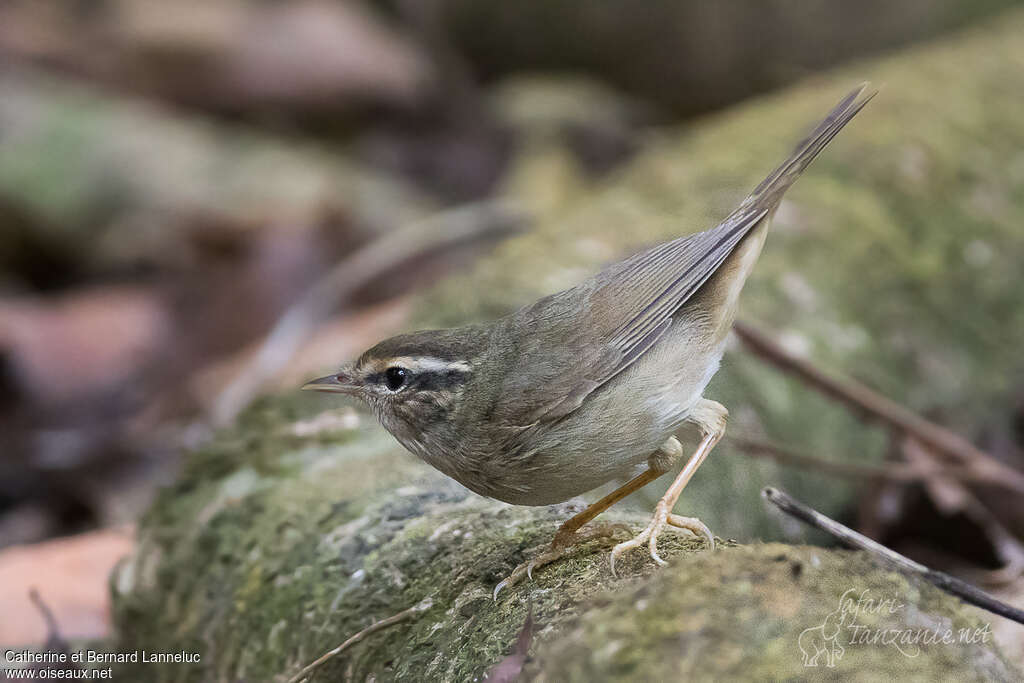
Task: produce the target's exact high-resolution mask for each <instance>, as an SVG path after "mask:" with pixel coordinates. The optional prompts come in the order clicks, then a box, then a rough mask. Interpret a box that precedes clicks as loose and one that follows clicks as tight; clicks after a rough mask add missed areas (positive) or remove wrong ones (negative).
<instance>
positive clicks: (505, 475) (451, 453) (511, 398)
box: [303, 84, 875, 596]
mask: <svg viewBox="0 0 1024 683" xmlns="http://www.w3.org/2000/svg"><path fill="white" fill-rule="evenodd" d="M874 94H875V92H874V91H868V90H867V85H866V84H865V85H862V86H861V87H859V88H857V89H856V90H854V91H853V92H851V93H850V94H849V95H847V96H846V97H845V98H843V100H842V101H841V102H839V104H837V105H836V107H835V108H834V109H833V110H832V111H831V112H830V113H829V114H828V116H827V117H825V120H824V121H822V122H821V123H820V124H819V125H818V126H817V128H815V129H814V130H813V132H812V133H811V134H810V136H808V137H807V138H806V139H805V140H804V141H802V142H801V143H800V144H799V145H797V147H796V149H795V150H794V151H793V153H792V154H791V155H790V156H789V158H787V159H786V160H785V161H784V162H783V163H782V164H781V165H780V166H779V167H778V168H776V169H775V170H774V171H772V173H771V174H770V175H769V176H768V177H767V178H765V179H764V180H763V181H762V182H761V184H760V185H758V186H757V188H755V189H754V191H753V193H751V195H750V196H749V197H747V198H746V199H745V200H744V201H743V202H742V203H741V204H740V205H739V207H738V208H737V209H736V210H735V211H733V212H732V213H731V214H729V216H728V217H726V219H725V220H724V221H722V222H721V223H720V224H718V225H717V226H716V227H714V228H712V229H710V230H707V231H705V232H700V233H696V234H692V235H687V236H685V237H680V238H678V239H675V240H672V241H670V242H665V243H664V244H660V245H658V246H656V247H653V248H651V249H648V250H647V251H644V252H641V253H639V254H636V255H635V256H632V257H630V258H628V259H626V260H624V261H620V262H619V263H616V264H614V265H611V266H609V267H608V268H605V269H604V270H603V271H601V272H600V273H598V274H597V275H595V276H593V277H592V278H590V279H589V280H587V281H585V282H583V283H582V284H580V285H577V286H576V287H573V288H572V289H568V290H566V291H563V292H559V293H557V294H552V295H550V296H546V297H544V298H543V299H541V300H539V301H537V302H535V303H533V304H530V305H529V306H526V307H525V308H522V309H520V310H518V311H516V312H515V313H512V314H511V315H508V316H506V317H504V318H501V319H499V320H495V321H491V322H484V323H479V324H475V325H468V326H466V327H459V328H455V329H449V330H428V331H423V332H414V333H411V334H403V335H399V336H397V337H392V338H391V339H387V340H385V341H382V342H381V343H379V344H377V345H376V346H374V347H373V348H371V349H369V350H368V351H366V352H365V353H364V354H363V355H362V356H360V357H359V359H358V360H356V361H355V362H353V363H349V364H346V365H344V366H343V367H342V368H341V369H340V370H339V371H338V372H337V373H335V374H333V375H329V376H327V377H322V378H320V379H316V380H313V381H312V382H309V383H308V384H306V385H305V387H303V388H306V389H313V390H318V391H331V392H338V393H343V394H351V395H353V396H358V397H359V398H361V399H363V400H365V401H366V402H367V403H368V404H369V405H370V406H371V407H372V408H373V410H374V411H375V413H376V414H377V417H378V418H379V419H380V421H381V423H382V424H383V425H384V427H385V428H386V429H387V430H388V431H389V432H391V434H393V435H394V436H395V438H397V439H398V440H399V441H400V442H401V443H402V445H404V446H405V447H406V448H407V449H409V450H410V451H412V452H413V453H415V454H416V455H417V456H419V457H420V458H422V459H423V460H425V461H427V462H428V463H430V464H431V465H433V466H434V467H436V468H437V469H439V470H440V471H442V472H444V473H445V474H447V475H448V476H450V477H452V478H454V479H456V480H457V481H459V482H460V483H462V484H463V485H464V486H466V487H468V488H470V489H472V490H473V491H475V492H477V493H479V494H481V495H484V496H490V497H492V498H497V499H498V500H502V501H505V502H508V503H515V504H518V505H549V504H553V503H559V502H562V501H565V500H568V499H569V498H572V497H573V496H577V495H579V494H581V493H584V492H586V491H590V490H592V489H594V488H596V487H598V486H601V485H602V484H605V483H607V482H608V481H611V480H613V479H624V478H626V477H629V476H630V475H631V474H633V473H634V472H635V471H636V470H637V468H638V466H643V465H646V469H645V470H644V471H643V472H642V473H641V474H639V475H637V476H635V477H633V478H632V479H630V480H629V481H628V482H627V483H625V484H624V485H623V486H621V487H620V488H618V489H617V490H615V491H614V492H612V493H610V494H608V495H607V496H605V497H604V498H602V499H601V500H599V501H597V502H595V503H593V504H592V505H590V506H589V507H587V508H586V509H585V510H583V511H582V512H580V513H579V514H577V515H575V516H574V517H572V518H571V519H569V520H567V521H566V522H565V523H564V524H562V526H561V527H560V528H559V529H558V532H557V533H556V534H555V538H554V540H553V541H552V544H551V547H550V549H548V550H547V551H546V552H544V553H543V554H541V555H540V556H538V557H536V558H535V559H534V560H533V561H532V562H530V563H528V564H523V565H520V566H519V567H517V568H516V570H515V571H514V572H513V573H512V574H511V575H510V576H509V577H508V578H507V579H505V581H502V582H501V583H500V584H499V585H498V586H497V588H496V589H495V596H497V593H498V591H500V590H501V588H502V587H504V586H506V585H511V584H513V583H515V582H516V581H518V580H519V579H521V578H522V576H523V575H524V574H528V573H530V571H531V570H532V569H533V568H534V567H539V566H542V565H544V564H547V563H549V562H551V561H553V560H555V559H557V558H558V557H560V556H562V555H564V554H565V552H566V549H567V548H568V547H569V546H570V545H572V544H573V543H574V542H576V541H578V540H580V539H582V538H590V537H593V535H595V534H593V533H589V534H587V533H579V532H578V530H579V529H580V528H581V527H582V526H583V525H584V524H586V523H587V522H589V521H590V520H592V519H593V518H594V517H596V516H597V515H598V514H600V513H601V512H602V511H604V510H606V509H608V508H609V507H610V506H611V505H613V504H615V503H616V502H618V501H619V500H621V499H622V498H625V497H626V496H627V495H629V494H630V493H632V492H634V491H636V490H637V489H639V488H641V487H643V486H645V485H646V484H648V483H650V482H652V481H654V480H655V479H657V478H658V477H660V476H661V475H662V474H664V473H665V472H667V471H668V470H669V469H670V468H671V467H672V465H673V463H675V462H676V461H677V460H678V459H679V458H680V456H682V454H683V449H682V447H681V445H680V443H679V441H678V440H676V438H675V436H673V434H674V432H675V431H676V430H677V429H679V428H680V427H681V426H682V425H683V424H684V423H691V424H693V425H695V426H696V427H698V428H699V429H700V431H701V434H702V435H703V438H702V440H701V442H700V444H699V446H698V447H697V450H696V452H694V454H693V455H692V456H690V459H689V460H688V461H687V462H686V464H685V465H684V467H683V469H682V471H681V472H680V473H679V475H678V476H677V477H676V479H675V481H673V483H672V485H671V486H670V487H669V488H668V491H667V492H666V493H665V495H664V496H663V497H662V498H661V500H660V501H659V502H658V505H657V507H656V509H655V512H654V516H653V519H652V520H651V522H650V524H649V525H648V526H647V528H646V529H644V530H643V532H641V533H640V534H639V535H637V536H636V537H635V538H633V539H632V540H630V541H626V542H624V543H620V544H618V545H617V546H615V548H614V549H613V550H612V554H611V562H612V569H613V571H614V568H615V558H616V557H618V556H619V555H620V554H621V553H622V552H624V551H626V550H629V549H631V548H636V547H639V546H641V545H643V544H645V543H646V544H647V545H648V547H649V549H650V554H651V557H652V558H653V559H654V561H655V562H657V563H658V564H665V562H664V560H662V559H661V557H659V556H658V551H657V541H658V534H659V533H660V532H661V531H662V530H663V529H664V528H665V527H666V526H669V527H674V528H678V529H687V530H689V531H691V532H693V533H695V534H697V535H699V536H702V537H703V538H705V539H706V540H707V543H708V546H709V547H714V537H713V536H712V534H711V532H710V531H709V530H708V528H707V527H706V526H705V525H704V524H703V523H702V522H700V520H697V519H694V518H690V517H681V516H679V515H675V514H673V513H672V508H673V507H674V506H675V504H676V501H677V500H678V498H679V494H680V493H682V491H683V488H684V487H685V486H686V484H687V482H689V481H690V478H691V477H693V475H694V473H695V472H696V471H697V468H698V467H700V465H701V463H703V462H704V459H705V458H707V456H708V454H709V453H710V452H711V449H712V448H714V446H715V444H716V443H717V442H718V440H719V439H721V438H722V434H723V433H724V431H725V422H726V416H727V415H728V411H727V410H726V409H725V408H724V407H723V406H722V405H721V404H719V403H716V402H714V401H711V400H708V399H706V398H704V397H703V396H702V394H703V392H704V388H705V387H706V386H707V384H708V382H709V381H710V380H711V377H712V376H713V375H714V374H715V372H716V370H717V369H718V364H719V360H720V359H721V357H722V353H723V351H724V348H725V340H726V336H727V334H728V332H729V328H730V327H731V326H732V322H733V318H734V317H735V314H736V308H737V303H738V300H739V295H740V290H741V289H742V288H743V284H744V282H745V281H746V279H747V276H748V275H749V274H750V271H751V270H752V269H753V267H754V263H755V262H756V261H757V257H758V255H759V254H760V252H761V246H762V245H763V244H764V240H765V236H766V235H767V232H768V224H769V221H770V220H771V218H772V215H773V214H774V212H775V210H776V209H777V208H778V206H779V203H780V201H781V200H782V196H783V194H784V193H785V192H786V190H787V189H789V187H790V185H792V184H793V182H794V181H795V180H796V179H797V178H798V177H799V176H800V174H801V173H802V172H803V171H804V169H806V168H807V165H808V164H810V162H811V161H812V160H813V159H814V158H815V157H816V156H817V155H818V153H819V152H821V150H822V149H824V147H825V146H826V145H827V144H828V143H829V141H831V140H832V138H833V137H835V135H836V134H837V133H838V132H839V131H840V130H841V129H842V128H843V126H845V125H846V124H847V123H849V121H850V119H852V118H853V117H854V116H855V115H856V114H857V112H859V111H860V110H861V108H862V107H864V105H865V104H867V102H868V101H869V100H870V99H871V98H872V97H873V96H874Z"/></svg>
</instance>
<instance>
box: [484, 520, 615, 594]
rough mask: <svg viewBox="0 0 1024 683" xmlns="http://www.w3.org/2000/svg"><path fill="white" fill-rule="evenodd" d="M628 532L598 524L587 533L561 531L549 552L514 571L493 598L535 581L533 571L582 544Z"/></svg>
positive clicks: (498, 587) (496, 587) (612, 525)
mask: <svg viewBox="0 0 1024 683" xmlns="http://www.w3.org/2000/svg"><path fill="white" fill-rule="evenodd" d="M623 530H626V531H628V527H626V525H624V524H598V525H595V526H594V527H593V528H591V529H587V530H586V531H575V532H572V533H563V532H561V531H559V532H558V533H556V534H555V538H554V539H553V540H552V541H551V545H549V546H548V548H547V550H545V551H544V552H542V553H540V554H539V555H537V556H536V557H534V558H533V559H531V560H530V561H529V562H523V563H522V564H520V565H519V566H518V567H516V568H515V569H513V570H512V573H511V574H509V575H508V576H507V577H505V578H504V579H503V580H502V581H501V582H500V583H499V584H498V585H497V586H495V587H494V594H493V597H494V599H495V600H497V599H498V594H499V593H500V592H501V591H502V590H504V589H505V588H509V587H511V586H514V585H516V584H517V583H519V582H520V581H522V580H523V577H524V576H525V577H527V578H529V579H531V580H532V579H533V571H534V570H535V569H540V568H541V567H543V566H544V565H547V564H551V563H552V562H554V561H555V560H559V559H561V558H563V557H565V556H566V555H568V554H569V552H570V551H571V550H572V549H573V548H574V547H575V546H578V545H580V544H581V543H586V542H587V541H592V540H594V539H595V538H607V537H610V536H614V535H615V533H616V532H617V531H623Z"/></svg>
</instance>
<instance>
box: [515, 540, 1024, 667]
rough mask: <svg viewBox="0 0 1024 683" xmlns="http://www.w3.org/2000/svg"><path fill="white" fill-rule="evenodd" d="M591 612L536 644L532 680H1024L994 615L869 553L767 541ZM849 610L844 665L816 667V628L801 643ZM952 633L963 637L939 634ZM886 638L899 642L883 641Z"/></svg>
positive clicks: (698, 558)
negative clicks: (995, 639) (1001, 650)
mask: <svg viewBox="0 0 1024 683" xmlns="http://www.w3.org/2000/svg"><path fill="white" fill-rule="evenodd" d="M588 607H589V609H586V610H583V611H582V612H581V616H580V617H578V618H577V619H575V620H573V621H572V622H571V623H569V624H567V625H565V626H564V627H563V628H562V629H561V630H560V632H559V635H557V636H555V637H553V638H550V639H547V640H545V641H544V642H543V643H542V644H540V645H539V646H538V647H537V648H536V650H535V652H534V653H533V661H532V662H531V664H530V666H529V668H528V670H527V676H526V677H527V678H528V679H534V678H535V679H537V680H541V681H592V680H598V679H600V680H622V681H627V680H640V681H654V680H680V679H685V680H692V679H697V680H723V679H728V680H803V679H805V678H808V677H817V676H819V675H825V674H826V673H827V674H828V678H830V679H837V680H839V679H841V680H855V681H875V680H886V679H892V678H896V679H897V680H914V681H934V680H951V679H956V680H971V681H982V680H999V681H1012V680H1016V679H1017V677H1018V676H1019V672H1017V671H1016V670H1015V669H1014V668H1013V667H1012V666H1010V665H1008V664H1007V663H1006V662H1005V661H1003V660H1002V659H1000V658H999V657H998V655H995V654H993V652H992V650H991V643H992V635H991V631H990V629H988V628H987V622H985V621H981V620H979V619H978V618H976V617H972V616H970V615H968V614H967V613H966V612H965V611H962V610H955V609H952V610H951V609H950V598H949V597H948V596H946V595H944V594H942V593H941V592H940V591H939V590H938V589H936V588H934V587H932V586H930V585H927V584H917V583H914V582H909V581H908V579H907V578H906V577H905V576H904V575H901V574H898V573H894V572H888V571H885V570H882V569H879V568H878V567H876V566H874V565H873V564H872V563H871V562H870V561H869V560H868V559H867V557H866V556H865V555H863V554H862V553H852V552H845V551H825V550H822V549H819V548H807V547H793V546H784V545H779V544H765V545H761V544H758V545H754V546H749V547H740V548H732V549H728V550H723V551H721V552H718V553H713V554H696V555H687V556H684V557H681V558H680V559H679V561H678V563H677V564H676V565H675V566H673V567H672V568H671V569H668V570H666V571H664V572H661V573H659V574H658V575H656V576H655V577H653V578H652V579H651V580H649V581H647V582H644V583H642V584H639V585H636V586H633V587H629V588H625V589H623V590H620V591H619V592H618V593H617V594H616V595H615V598H614V600H605V601H604V602H603V603H602V602H598V603H595V604H593V605H588ZM842 607H845V608H846V609H845V611H846V613H847V615H848V616H847V621H846V622H845V623H843V624H842V625H841V626H840V627H839V629H838V631H837V632H835V633H834V634H833V633H830V634H829V635H832V636H834V640H835V641H836V642H838V643H839V645H840V646H841V647H842V649H843V652H842V654H841V655H840V656H839V657H837V658H836V660H835V662H834V665H835V666H834V668H829V667H828V666H827V662H826V660H825V658H824V657H822V658H821V659H820V660H818V661H817V662H816V665H815V666H812V667H807V666H805V663H806V662H805V660H804V656H803V653H802V651H801V647H802V646H803V647H805V648H806V649H807V650H808V652H809V654H812V655H813V653H814V650H813V649H812V648H811V646H810V643H809V641H808V640H807V638H809V637H814V635H815V634H813V633H810V634H807V635H804V636H803V638H804V640H801V638H802V634H803V633H804V631H805V630H807V629H813V628H814V627H816V626H821V625H822V624H823V623H825V620H826V618H827V617H828V616H829V614H830V613H834V612H835V611H836V610H842ZM833 618H835V617H833ZM991 618H995V617H991ZM947 632H948V633H949V634H950V636H949V637H950V638H951V639H952V642H942V641H941V640H938V641H936V640H935V636H934V635H928V634H936V633H937V634H939V635H940V636H943V637H944V636H945V634H946V633H947ZM883 633H885V634H888V638H889V639H890V640H889V641H882V642H880V641H879V640H878V637H879V634H883ZM961 633H962V634H963V635H961ZM985 633H988V635H987V636H985V635H984V634H985ZM821 635H822V637H823V636H824V632H823V633H822V634H821ZM915 638H916V639H918V642H917V643H916V644H915V643H914V642H912V641H913V639H915ZM901 641H902V642H901ZM894 642H895V644H893V643H894ZM636 643H643V647H636V646H635V644H636ZM986 643H987V644H986ZM897 644H899V645H900V647H899V648H897V647H896V645H897Z"/></svg>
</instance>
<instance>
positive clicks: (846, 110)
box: [739, 83, 878, 211]
mask: <svg viewBox="0 0 1024 683" xmlns="http://www.w3.org/2000/svg"><path fill="white" fill-rule="evenodd" d="M869 88H870V84H868V83H862V84H861V85H860V86H859V87H858V88H856V89H855V90H853V91H852V92H851V93H850V94H848V95H847V96H846V97H844V98H843V99H842V100H841V101H840V102H839V104H837V105H836V106H835V107H834V108H833V109H832V111H830V112H829V113H828V116H826V117H825V118H824V120H822V122H821V123H819V124H818V125H817V127H816V128H815V129H814V130H813V131H811V134H810V135H808V136H807V137H806V138H804V139H803V140H801V141H800V143H799V144H798V145H797V146H796V148H794V150H793V152H792V153H791V154H790V155H789V157H788V158H787V159H786V160H785V161H783V162H782V164H780V165H779V167H778V168H776V169H775V170H774V171H772V172H771V173H770V174H768V177H767V178H765V179H764V180H762V181H761V183H760V184H759V185H758V186H757V187H756V188H755V189H754V191H753V192H751V193H750V196H749V197H747V198H746V199H745V200H744V201H743V203H742V204H741V205H740V209H739V210H749V209H750V208H751V207H753V206H758V207H762V208H765V209H768V210H769V211H774V210H775V209H776V208H777V207H778V204H779V202H781V201H782V196H783V195H784V194H785V193H786V190H788V189H789V187H790V186H791V185H792V184H793V183H794V182H795V181H796V179H797V178H799V177H800V174H801V173H803V172H804V169H806V168H807V166H808V165H810V163H811V162H812V161H814V158H815V157H817V156H818V154H820V153H821V150H823V149H825V147H826V146H827V145H828V143H829V142H831V141H832V138H834V137H835V136H836V135H837V134H838V133H839V131H841V130H842V129H843V127H844V126H846V124H847V123H849V122H850V119H852V118H853V117H854V116H856V115H857V112H859V111H860V110H861V109H863V108H864V105H866V104H867V103H868V102H870V101H871V98H872V97H874V96H875V95H877V94H878V90H875V89H869Z"/></svg>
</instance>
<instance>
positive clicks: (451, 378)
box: [366, 370, 470, 391]
mask: <svg viewBox="0 0 1024 683" xmlns="http://www.w3.org/2000/svg"><path fill="white" fill-rule="evenodd" d="M406 372H407V374H406V377H405V384H404V386H405V387H408V388H410V389H415V390H417V391H444V390H446V389H453V388H455V387H458V386H461V385H463V384H465V383H466V381H467V380H468V379H469V376H470V372H469V371H468V370H430V371H421V372H413V371H411V370H407V371H406ZM366 381H367V383H368V384H376V385H380V386H387V371H384V372H375V373H373V374H371V375H369V376H368V377H367V378H366Z"/></svg>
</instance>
